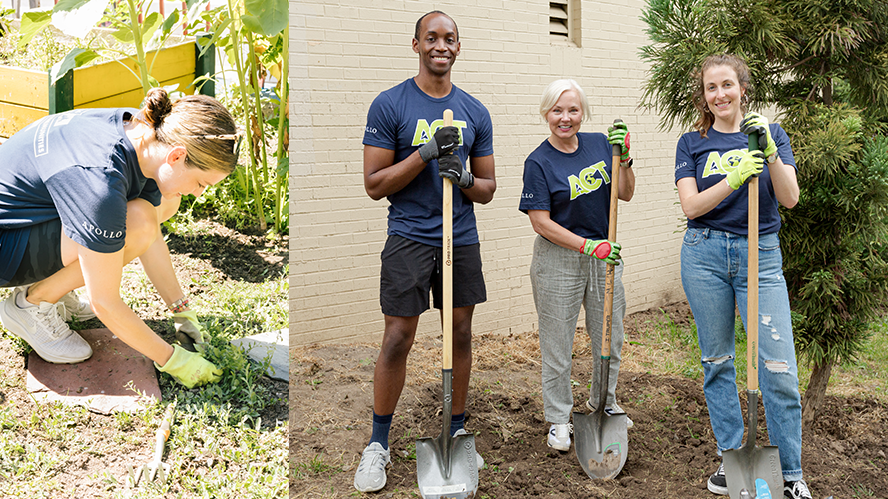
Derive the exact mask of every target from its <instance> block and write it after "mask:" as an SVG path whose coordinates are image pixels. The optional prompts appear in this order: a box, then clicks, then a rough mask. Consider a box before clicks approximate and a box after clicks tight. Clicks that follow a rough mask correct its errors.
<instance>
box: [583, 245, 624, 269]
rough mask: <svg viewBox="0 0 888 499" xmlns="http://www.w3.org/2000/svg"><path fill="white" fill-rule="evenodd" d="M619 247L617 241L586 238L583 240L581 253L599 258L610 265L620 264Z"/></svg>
mask: <svg viewBox="0 0 888 499" xmlns="http://www.w3.org/2000/svg"><path fill="white" fill-rule="evenodd" d="M620 249H622V247H621V246H620V245H619V244H618V243H612V242H610V241H608V240H606V239H597V240H593V239H586V240H585V241H584V242H583V250H582V251H583V254H585V255H587V256H594V257H595V258H598V259H599V260H604V262H605V263H609V264H611V265H619V264H620Z"/></svg>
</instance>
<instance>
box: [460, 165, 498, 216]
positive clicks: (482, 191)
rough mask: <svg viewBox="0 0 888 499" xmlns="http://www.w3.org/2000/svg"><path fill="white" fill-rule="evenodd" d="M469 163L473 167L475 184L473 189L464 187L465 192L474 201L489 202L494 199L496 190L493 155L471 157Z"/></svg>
mask: <svg viewBox="0 0 888 499" xmlns="http://www.w3.org/2000/svg"><path fill="white" fill-rule="evenodd" d="M469 164H470V165H471V167H472V168H471V171H472V175H474V176H475V185H473V186H472V188H471V189H463V190H462V191H463V194H465V195H466V197H468V198H469V199H471V200H472V202H473V203H481V204H487V203H489V202H490V201H491V200H492V199H493V193H494V192H495V191H496V175H495V174H494V166H493V155H492V154H491V155H489V156H476V157H473V158H469Z"/></svg>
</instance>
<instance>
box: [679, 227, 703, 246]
mask: <svg viewBox="0 0 888 499" xmlns="http://www.w3.org/2000/svg"><path fill="white" fill-rule="evenodd" d="M702 240H703V229H688V230H687V231H685V235H684V239H683V240H682V244H684V245H685V246H696V245H698V244H700V241H702Z"/></svg>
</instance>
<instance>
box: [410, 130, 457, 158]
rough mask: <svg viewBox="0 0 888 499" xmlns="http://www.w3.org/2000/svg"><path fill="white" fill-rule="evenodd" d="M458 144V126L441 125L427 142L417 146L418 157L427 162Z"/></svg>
mask: <svg viewBox="0 0 888 499" xmlns="http://www.w3.org/2000/svg"><path fill="white" fill-rule="evenodd" d="M458 146H459V128H456V127H455V126H442V127H441V128H439V129H438V131H436V132H435V135H434V136H433V137H432V138H431V139H429V141H428V142H426V143H425V144H423V145H421V146H419V157H420V158H422V160H423V162H425V163H428V162H429V161H431V160H433V159H437V158H440V157H441V156H443V155H445V154H447V153H448V152H450V151H452V150H454V149H456V148H457V147H458Z"/></svg>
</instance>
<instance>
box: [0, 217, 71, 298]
mask: <svg viewBox="0 0 888 499" xmlns="http://www.w3.org/2000/svg"><path fill="white" fill-rule="evenodd" d="M63 267H64V265H62V221H61V220H60V219H58V218H56V219H54V220H50V221H48V222H43V223H42V224H38V225H34V226H33V227H31V234H30V235H29V236H28V245H27V246H26V247H25V254H24V256H23V257H22V263H20V264H19V268H18V270H16V271H15V275H14V276H13V277H12V279H11V280H10V281H9V282H7V283H6V284H4V285H3V287H6V288H12V287H16V286H24V285H25V284H33V283H35V282H37V281H42V280H43V279H46V278H47V277H49V276H51V275H53V274H55V273H56V272H58V271H60V270H62V268H63Z"/></svg>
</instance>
